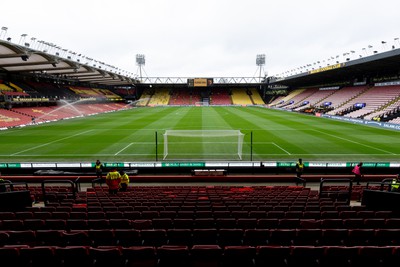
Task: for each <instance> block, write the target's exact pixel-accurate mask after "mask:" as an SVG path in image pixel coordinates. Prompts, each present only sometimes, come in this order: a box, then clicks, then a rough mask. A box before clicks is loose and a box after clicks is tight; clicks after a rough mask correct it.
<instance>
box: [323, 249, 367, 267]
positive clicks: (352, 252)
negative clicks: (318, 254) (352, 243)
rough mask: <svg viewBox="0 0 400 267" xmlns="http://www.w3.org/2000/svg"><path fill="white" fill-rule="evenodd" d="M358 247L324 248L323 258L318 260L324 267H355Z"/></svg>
mask: <svg viewBox="0 0 400 267" xmlns="http://www.w3.org/2000/svg"><path fill="white" fill-rule="evenodd" d="M358 250H359V247H347V246H326V247H325V251H324V256H323V257H322V258H321V259H320V260H321V266H324V267H338V266H343V267H350V266H355V265H354V261H355V259H357V257H358Z"/></svg>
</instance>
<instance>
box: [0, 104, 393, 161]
mask: <svg viewBox="0 0 400 267" xmlns="http://www.w3.org/2000/svg"><path fill="white" fill-rule="evenodd" d="M166 130H240V131H241V133H243V134H244V139H243V148H242V155H241V158H235V153H236V152H237V151H235V149H234V150H228V151H225V150H224V148H225V147H227V145H225V144H224V142H222V141H216V143H213V142H209V141H208V140H206V139H204V138H203V139H202V141H198V140H196V141H186V142H181V143H180V142H175V143H174V142H172V141H171V142H170V143H169V144H168V145H169V149H172V150H174V151H175V156H176V158H174V157H171V158H169V157H166V158H165V159H164V156H163V155H164V136H163V134H164V133H165V131H166ZM0 138H1V139H0V140H1V142H0V162H94V161H95V160H96V159H100V160H101V161H103V162H144V161H163V160H165V161H168V160H186V161H191V160H242V161H250V160H253V161H276V160H283V161H295V160H297V159H298V158H303V159H304V160H306V161H365V162H367V161H376V162H389V161H398V160H399V155H400V132H398V131H395V130H388V129H379V128H375V127H368V126H364V125H357V124H352V123H347V122H341V121H335V120H330V119H325V118H319V117H315V116H309V115H303V114H297V113H292V112H285V111H279V110H271V109H266V108H261V107H152V108H150V107H144V108H133V109H129V110H123V111H119V112H112V113H106V114H99V115H95V116H90V117H83V118H74V119H69V120H63V121H58V122H52V123H45V124H39V125H32V126H26V127H21V128H14V129H9V130H5V131H1V132H0ZM228 142H231V141H227V142H226V144H228ZM199 144H201V145H199ZM236 145H237V144H236ZM199 147H203V148H205V150H202V149H201V148H199ZM179 151H181V152H182V153H180V152H179ZM171 156H172V155H171Z"/></svg>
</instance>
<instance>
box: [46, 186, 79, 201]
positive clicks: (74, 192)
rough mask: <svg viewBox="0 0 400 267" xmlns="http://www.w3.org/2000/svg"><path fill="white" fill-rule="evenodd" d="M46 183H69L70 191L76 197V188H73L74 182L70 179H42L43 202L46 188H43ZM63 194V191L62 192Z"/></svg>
mask: <svg viewBox="0 0 400 267" xmlns="http://www.w3.org/2000/svg"><path fill="white" fill-rule="evenodd" d="M46 183H53V184H56V183H57V184H60V183H68V184H70V185H71V188H72V190H71V192H72V197H73V198H74V199H75V198H76V190H75V183H74V182H72V181H70V180H43V181H42V193H43V202H44V203H45V205H46V203H47V196H46V189H45V184H46ZM63 194H64V192H63Z"/></svg>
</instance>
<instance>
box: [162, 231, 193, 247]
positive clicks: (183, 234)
mask: <svg viewBox="0 0 400 267" xmlns="http://www.w3.org/2000/svg"><path fill="white" fill-rule="evenodd" d="M167 239H168V245H185V246H191V245H192V230H191V229H167Z"/></svg>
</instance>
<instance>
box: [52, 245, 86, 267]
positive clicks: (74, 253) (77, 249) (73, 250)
mask: <svg viewBox="0 0 400 267" xmlns="http://www.w3.org/2000/svg"><path fill="white" fill-rule="evenodd" d="M54 254H55V256H56V257H57V258H59V259H61V260H62V264H63V265H62V266H63V267H76V266H92V258H91V257H90V256H89V249H88V247H87V246H67V247H55V250H54Z"/></svg>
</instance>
